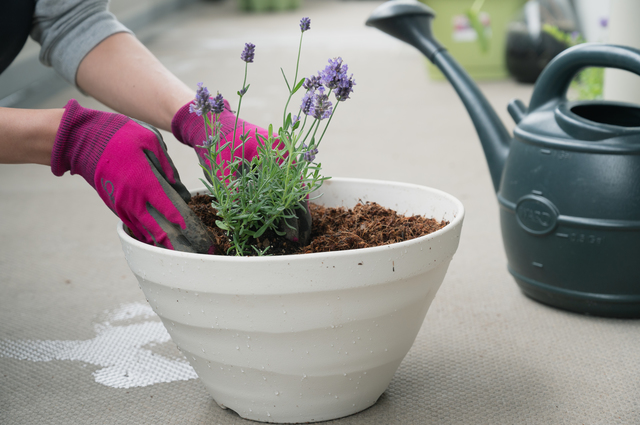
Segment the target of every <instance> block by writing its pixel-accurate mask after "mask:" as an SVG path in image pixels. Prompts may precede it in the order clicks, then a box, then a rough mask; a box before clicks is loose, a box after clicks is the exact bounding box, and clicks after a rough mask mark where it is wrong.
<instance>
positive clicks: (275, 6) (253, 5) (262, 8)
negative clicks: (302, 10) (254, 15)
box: [238, 0, 301, 12]
mask: <svg viewBox="0 0 640 425" xmlns="http://www.w3.org/2000/svg"><path fill="white" fill-rule="evenodd" d="M300 1H301V0H238V4H239V6H240V9H241V10H246V11H247V12H267V11H279V10H291V9H297V8H298V7H299V6H300Z"/></svg>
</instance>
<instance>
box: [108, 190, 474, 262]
mask: <svg viewBox="0 0 640 425" xmlns="http://www.w3.org/2000/svg"><path fill="white" fill-rule="evenodd" d="M331 181H335V182H344V183H365V184H372V183H373V184H382V185H394V186H400V187H404V188H414V189H417V188H419V189H423V190H424V189H427V190H428V191H429V192H431V193H434V194H437V195H439V196H442V197H443V198H446V199H447V200H448V201H450V202H452V203H453V204H454V205H455V206H456V207H457V208H458V211H457V212H456V214H455V215H454V217H453V219H451V220H449V224H448V225H446V226H445V227H444V228H442V229H440V230H436V231H435V232H433V233H430V234H428V235H424V236H420V237H418V238H414V239H410V240H408V241H403V242H396V243H392V244H388V245H381V246H375V247H369V248H357V249H349V250H343V251H331V252H314V253H310V254H289V255H276V256H264V257H258V256H255V257H236V256H225V255H210V254H197V253H192V252H182V251H174V250H169V249H167V248H162V247H158V246H155V245H149V244H147V243H144V242H140V241H139V240H137V239H135V238H133V237H132V236H130V235H129V234H128V233H127V232H126V231H125V230H124V223H123V222H122V221H119V222H118V224H117V226H116V230H117V232H118V236H119V237H120V239H121V240H122V241H123V242H126V243H128V244H130V245H132V246H133V247H135V248H138V249H142V250H144V251H149V252H150V254H158V255H163V256H172V257H175V258H192V259H197V258H199V259H201V260H202V261H204V260H208V261H211V260H216V261H224V262H264V261H268V262H274V261H281V262H288V263H289V262H291V261H302V260H304V259H309V258H315V259H322V258H323V257H326V258H330V257H334V256H336V255H339V256H348V255H360V254H362V253H363V252H367V253H372V254H373V253H375V252H379V251H383V250H388V249H390V248H392V247H393V248H403V247H408V246H410V245H414V244H418V243H421V242H424V241H427V240H430V239H433V238H435V237H440V236H444V235H445V234H447V233H449V232H452V231H454V230H455V229H456V228H457V227H458V226H459V225H460V224H461V223H462V220H463V219H464V215H465V210H464V205H463V204H462V202H460V200H459V199H457V198H456V197H454V196H453V195H451V194H449V193H447V192H444V191H442V190H439V189H434V188H432V187H429V186H423V185H418V184H414V183H404V182H396V181H390V180H376V179H360V178H348V177H332V178H331V179H330V180H327V182H331ZM197 190H200V189H197ZM195 191H196V190H192V191H190V192H195Z"/></svg>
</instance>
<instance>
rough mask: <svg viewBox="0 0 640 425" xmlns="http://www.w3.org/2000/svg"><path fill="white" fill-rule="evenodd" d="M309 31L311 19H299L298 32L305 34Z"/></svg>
mask: <svg viewBox="0 0 640 425" xmlns="http://www.w3.org/2000/svg"><path fill="white" fill-rule="evenodd" d="M310 29H311V19H309V18H302V19H300V31H302V32H305V31H309V30H310Z"/></svg>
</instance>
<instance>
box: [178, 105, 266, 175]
mask: <svg viewBox="0 0 640 425" xmlns="http://www.w3.org/2000/svg"><path fill="white" fill-rule="evenodd" d="M190 104H191V102H189V103H187V104H186V105H184V106H183V107H182V108H180V109H179V110H178V112H176V114H175V115H174V117H173V120H172V122H171V131H172V132H173V135H174V136H175V137H176V139H178V141H180V142H181V143H184V144H185V145H188V146H191V147H192V148H194V149H195V151H196V154H197V155H198V158H199V159H200V163H201V164H203V165H206V166H208V167H210V164H209V160H208V159H207V150H206V149H204V148H198V147H197V146H202V145H204V144H205V138H206V137H205V132H204V118H203V117H202V116H198V115H196V114H195V113H190V112H189V105H190ZM224 106H225V108H224V111H222V113H220V116H219V118H218V119H219V120H220V123H221V124H222V131H221V133H222V136H223V140H231V139H232V138H233V128H234V126H235V123H236V116H235V114H234V113H233V112H231V108H230V107H229V102H227V101H226V100H225V101H224ZM256 130H257V131H258V134H260V135H261V136H263V137H264V138H265V140H266V138H267V135H268V132H267V130H265V129H264V128H261V127H258V126H257V125H254V124H250V123H248V122H246V121H245V120H243V119H238V127H237V129H236V134H235V139H234V141H233V146H234V147H236V148H238V147H239V146H242V141H241V140H240V136H241V135H242V134H243V132H244V133H246V132H247V131H248V132H249V138H248V139H247V141H246V142H245V145H244V157H245V159H247V160H249V161H251V159H253V157H255V156H256V155H258V140H256V135H255V133H256ZM235 152H236V154H235V156H236V157H240V156H241V155H242V149H236V151H235ZM219 160H220V161H225V162H227V161H230V160H231V149H225V150H224V151H223V152H222V154H221V155H220V158H219ZM220 177H221V176H220Z"/></svg>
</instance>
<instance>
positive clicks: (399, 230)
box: [189, 195, 449, 255]
mask: <svg viewBox="0 0 640 425" xmlns="http://www.w3.org/2000/svg"><path fill="white" fill-rule="evenodd" d="M189 206H190V207H191V209H192V210H193V211H194V212H195V213H196V215H197V216H198V217H199V218H200V219H201V220H202V222H203V223H204V224H205V225H206V226H207V227H208V228H209V229H210V230H211V232H212V233H213V235H214V237H215V242H216V246H217V247H218V248H219V249H218V250H217V254H219V255H224V253H225V252H226V251H227V249H228V248H229V243H228V241H227V237H226V235H225V234H224V232H223V231H222V230H220V229H219V228H218V227H217V226H216V224H215V221H216V220H218V219H219V218H218V216H216V210H214V209H213V208H212V207H211V202H210V197H209V196H208V195H196V196H194V197H192V198H191V202H190V203H189ZM309 209H310V210H311V217H312V219H313V225H312V231H311V243H310V244H309V245H307V246H302V247H301V246H299V244H297V243H294V242H291V241H288V240H286V239H285V238H282V237H279V236H277V235H276V234H275V233H268V232H265V234H264V235H262V237H260V238H259V240H257V241H256V243H257V244H258V246H260V247H265V246H270V248H269V250H268V251H267V254H270V255H288V254H308V253H312V252H329V251H344V250H348V249H357V248H369V247H374V246H381V245H388V244H392V243H397V242H403V241H407V240H410V239H415V238H417V237H420V236H424V235H428V234H429V233H432V232H435V231H436V230H439V229H442V228H443V227H444V226H446V225H447V224H449V222H448V221H444V220H443V221H437V220H435V219H433V218H426V217H422V216H417V215H414V216H410V217H405V216H403V215H399V214H398V213H397V212H396V211H394V210H392V209H389V208H384V207H382V206H380V205H378V204H376V203H375V202H365V203H362V202H360V203H358V204H357V205H356V206H355V207H353V208H350V209H347V208H344V207H339V208H327V207H324V206H322V205H317V204H313V203H312V204H310V205H309Z"/></svg>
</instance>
